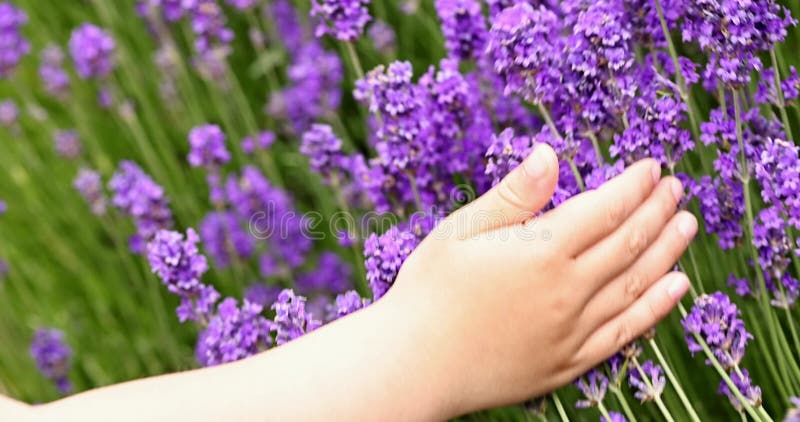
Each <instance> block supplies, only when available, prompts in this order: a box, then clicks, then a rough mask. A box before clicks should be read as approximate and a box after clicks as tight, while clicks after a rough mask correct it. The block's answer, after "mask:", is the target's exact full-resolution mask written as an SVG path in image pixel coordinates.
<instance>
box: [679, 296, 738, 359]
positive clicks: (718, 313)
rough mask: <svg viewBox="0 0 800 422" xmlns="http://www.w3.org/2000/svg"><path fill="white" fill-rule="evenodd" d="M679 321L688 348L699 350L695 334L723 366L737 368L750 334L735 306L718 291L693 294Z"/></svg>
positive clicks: (694, 350) (693, 351) (700, 348)
mask: <svg viewBox="0 0 800 422" xmlns="http://www.w3.org/2000/svg"><path fill="white" fill-rule="evenodd" d="M681 323H682V324H683V330H684V333H685V334H686V343H687V344H688V345H689V351H690V352H692V354H694V353H697V352H702V351H703V348H702V347H701V346H700V343H699V342H698V339H697V338H695V336H698V337H699V338H700V340H702V341H703V342H705V343H706V344H707V345H708V347H709V349H710V350H711V352H712V353H713V354H714V357H716V359H717V360H718V361H719V362H720V363H721V364H722V366H723V367H725V368H726V369H734V368H738V366H739V363H740V362H741V361H742V358H743V357H744V352H745V347H746V346H747V342H748V340H750V339H752V338H753V336H752V335H751V334H750V333H748V332H747V330H746V329H745V326H744V321H742V318H741V315H740V312H739V308H737V307H736V304H735V303H733V302H731V300H730V298H729V297H728V296H726V295H725V294H723V293H721V292H716V293H712V294H704V295H701V296H699V297H697V299H695V302H694V306H692V309H691V310H690V312H689V314H688V315H686V317H685V318H684V319H683V320H682V321H681Z"/></svg>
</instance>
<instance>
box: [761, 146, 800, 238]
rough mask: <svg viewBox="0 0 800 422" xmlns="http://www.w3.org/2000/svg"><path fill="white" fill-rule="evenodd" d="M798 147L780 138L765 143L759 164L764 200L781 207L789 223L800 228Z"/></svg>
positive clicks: (799, 164)
mask: <svg viewBox="0 0 800 422" xmlns="http://www.w3.org/2000/svg"><path fill="white" fill-rule="evenodd" d="M798 151H799V150H798V147H797V146H796V145H794V144H792V143H789V142H785V141H782V140H780V139H777V138H773V139H770V140H768V141H767V142H766V143H765V144H764V148H763V149H762V151H761V154H760V157H759V160H758V162H757V163H756V165H755V174H756V179H757V180H758V183H759V185H761V197H762V198H763V199H764V202H766V203H767V204H774V205H775V206H777V207H779V209H780V210H781V213H782V214H783V215H784V216H785V217H786V219H787V221H788V222H789V224H791V225H794V226H795V227H796V228H798V229H800V156H799V155H798Z"/></svg>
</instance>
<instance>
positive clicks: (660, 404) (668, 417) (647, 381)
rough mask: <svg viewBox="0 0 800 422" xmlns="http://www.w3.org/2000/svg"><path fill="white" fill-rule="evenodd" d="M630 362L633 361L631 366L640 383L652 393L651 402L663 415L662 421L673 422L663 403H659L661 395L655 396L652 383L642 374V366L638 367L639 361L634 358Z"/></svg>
mask: <svg viewBox="0 0 800 422" xmlns="http://www.w3.org/2000/svg"><path fill="white" fill-rule="evenodd" d="M632 360H633V365H634V366H635V367H636V370H637V371H638V372H639V376H641V377H642V381H644V384H645V385H646V386H647V388H649V389H650V391H652V392H653V401H655V402H656V406H658V410H660V411H661V414H662V415H664V419H666V420H667V422H675V419H673V418H672V414H671V413H669V410H667V407H666V406H664V402H663V401H661V394H656V393H657V391H656V390H655V389H654V388H653V383H652V382H650V378H649V377H648V376H647V374H646V373H645V372H644V370H643V369H642V366H641V365H639V359H637V358H636V357H634V358H633V359H632Z"/></svg>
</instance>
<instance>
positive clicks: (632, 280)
mask: <svg viewBox="0 0 800 422" xmlns="http://www.w3.org/2000/svg"><path fill="white" fill-rule="evenodd" d="M646 287H647V281H646V279H645V278H644V277H642V275H641V274H639V273H638V272H630V273H629V274H627V275H626V276H625V297H626V298H627V299H628V302H629V303H630V302H633V301H634V300H636V299H637V298H639V296H641V295H642V293H644V290H645V288H646Z"/></svg>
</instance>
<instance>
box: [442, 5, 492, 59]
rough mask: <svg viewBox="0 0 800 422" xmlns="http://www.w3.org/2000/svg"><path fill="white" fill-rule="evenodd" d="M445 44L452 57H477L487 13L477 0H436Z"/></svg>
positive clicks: (483, 39)
mask: <svg viewBox="0 0 800 422" xmlns="http://www.w3.org/2000/svg"><path fill="white" fill-rule="evenodd" d="M435 6H436V13H437V14H438V15H439V19H441V20H442V33H443V34H444V45H445V47H447V52H448V56H449V57H450V58H451V59H455V60H471V59H475V60H478V59H480V58H481V57H482V56H483V54H484V50H485V48H486V38H487V35H488V34H487V30H486V17H484V16H483V5H482V4H481V2H480V1H478V0H436V2H435Z"/></svg>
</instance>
